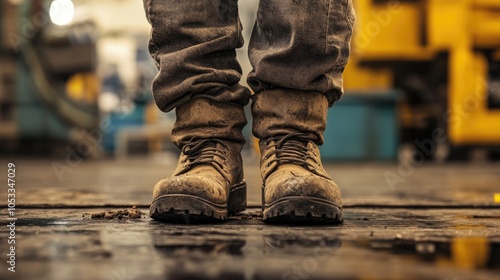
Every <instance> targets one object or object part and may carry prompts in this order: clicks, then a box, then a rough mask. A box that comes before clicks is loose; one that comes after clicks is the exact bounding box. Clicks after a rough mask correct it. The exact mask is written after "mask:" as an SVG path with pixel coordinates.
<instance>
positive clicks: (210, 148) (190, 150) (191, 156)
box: [182, 139, 229, 181]
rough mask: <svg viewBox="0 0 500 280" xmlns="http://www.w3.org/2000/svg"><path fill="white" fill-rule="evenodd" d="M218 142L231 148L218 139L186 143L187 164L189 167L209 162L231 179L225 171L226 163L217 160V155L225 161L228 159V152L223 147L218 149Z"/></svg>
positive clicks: (226, 177)
mask: <svg viewBox="0 0 500 280" xmlns="http://www.w3.org/2000/svg"><path fill="white" fill-rule="evenodd" d="M217 144H221V145H222V146H223V147H225V148H226V149H229V146H228V145H227V144H225V143H224V142H222V141H220V140H218V139H201V140H195V141H191V142H190V143H189V144H186V145H184V147H182V153H184V154H185V155H186V156H187V162H186V165H187V168H188V169H191V168H193V167H194V166H198V165H205V164H209V165H212V166H213V167H214V168H215V169H216V170H217V171H218V172H219V173H220V174H221V175H222V176H223V177H224V178H225V179H226V180H227V181H229V178H228V176H227V175H226V174H225V172H224V165H223V164H222V163H221V162H220V161H217V160H215V157H219V158H220V159H222V161H223V162H224V161H226V160H227V154H226V153H225V152H224V151H223V150H222V149H218V148H217Z"/></svg>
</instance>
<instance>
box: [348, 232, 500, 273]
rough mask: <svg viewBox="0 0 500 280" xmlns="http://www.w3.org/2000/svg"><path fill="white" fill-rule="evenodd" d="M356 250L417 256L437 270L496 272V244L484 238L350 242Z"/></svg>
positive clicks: (499, 254)
mask: <svg viewBox="0 0 500 280" xmlns="http://www.w3.org/2000/svg"><path fill="white" fill-rule="evenodd" d="M348 244H349V245H347V244H344V245H347V246H351V245H352V246H359V247H363V248H369V249H372V250H374V251H384V252H389V253H392V254H396V255H409V256H418V257H419V259H420V260H422V261H426V262H432V263H435V264H436V265H438V266H453V267H458V268H465V269H483V268H488V269H499V268H500V243H499V242H491V241H489V240H488V239H487V238H485V237H457V238H452V239H451V241H414V240H364V241H350V242H349V243H348Z"/></svg>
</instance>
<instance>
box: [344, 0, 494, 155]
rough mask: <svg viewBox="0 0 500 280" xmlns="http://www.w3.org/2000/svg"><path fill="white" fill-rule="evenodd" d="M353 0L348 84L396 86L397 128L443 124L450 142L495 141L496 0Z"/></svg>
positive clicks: (349, 86) (354, 86)
mask: <svg viewBox="0 0 500 280" xmlns="http://www.w3.org/2000/svg"><path fill="white" fill-rule="evenodd" d="M353 2H354V6H355V9H356V13H357V22H356V27H355V30H354V35H353V41H352V56H351V61H350V64H349V65H348V67H347V69H346V73H345V76H344V77H345V88H346V89H347V90H357V91H359V90H367V91H368V90H373V89H374V88H379V89H389V88H395V87H396V88H403V89H404V90H405V92H409V93H410V97H407V98H405V102H404V104H403V105H402V110H401V111H402V125H403V127H419V126H420V127H425V126H430V127H427V128H428V131H430V130H429V128H434V129H435V128H443V129H446V131H447V136H448V141H449V144H450V145H451V146H457V147H458V146H500V108H498V104H497V105H494V106H492V105H491V100H490V98H491V93H492V91H494V89H492V84H495V82H496V84H497V85H498V83H500V77H499V76H500V73H495V72H494V71H498V69H500V0H413V1H410V0H399V1H398V0H353ZM495 65H496V66H495ZM495 69H497V70H495ZM497 87H498V86H497ZM496 90H497V92H496V94H498V88H497V89H496ZM489 93H490V94H489ZM424 119H426V120H429V119H433V121H432V122H428V121H427V122H425V121H422V120H424Z"/></svg>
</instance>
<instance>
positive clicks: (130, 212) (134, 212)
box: [90, 206, 144, 220]
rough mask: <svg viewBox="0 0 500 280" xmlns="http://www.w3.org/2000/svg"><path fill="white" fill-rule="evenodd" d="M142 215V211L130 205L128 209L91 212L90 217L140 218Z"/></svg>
mask: <svg viewBox="0 0 500 280" xmlns="http://www.w3.org/2000/svg"><path fill="white" fill-rule="evenodd" d="M142 215H144V212H142V211H141V210H139V209H137V207H136V206H132V208H130V209H125V210H118V211H108V212H98V213H92V214H91V215H90V217H91V218H92V219H118V220H121V219H140V218H141V217H142Z"/></svg>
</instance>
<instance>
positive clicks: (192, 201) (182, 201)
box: [149, 182, 247, 224]
mask: <svg viewBox="0 0 500 280" xmlns="http://www.w3.org/2000/svg"><path fill="white" fill-rule="evenodd" d="M246 190H247V189H246V182H241V183H239V184H236V185H234V186H232V187H231V188H230V191H229V198H228V202H227V204H216V203H213V202H210V201H208V200H206V199H204V198H201V197H198V196H194V195H188V194H167V195H162V196H160V197H158V198H156V199H155V200H154V201H153V203H152V204H151V207H150V209H149V214H150V217H151V218H153V219H154V220H158V221H162V222H167V223H185V224H190V223H217V222H224V221H225V220H226V219H227V216H228V213H229V214H230V215H231V214H235V213H238V212H241V211H244V210H245V209H246V200H247V199H246V194H247V192H246Z"/></svg>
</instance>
